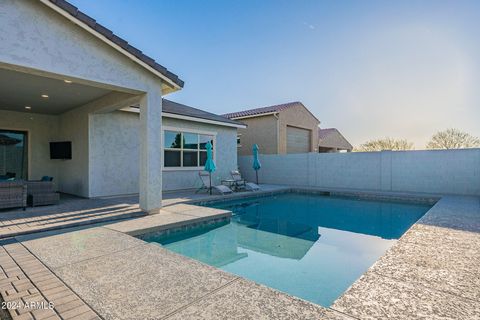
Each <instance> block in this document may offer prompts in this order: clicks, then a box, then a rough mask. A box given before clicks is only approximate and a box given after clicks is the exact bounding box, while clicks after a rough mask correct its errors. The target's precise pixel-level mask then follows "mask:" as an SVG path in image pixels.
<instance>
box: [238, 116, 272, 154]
mask: <svg viewBox="0 0 480 320" xmlns="http://www.w3.org/2000/svg"><path fill="white" fill-rule="evenodd" d="M239 121H240V122H243V123H245V124H246V125H247V128H246V129H238V133H239V134H241V136H240V144H241V147H240V148H238V154H239V155H241V156H244V155H251V154H252V147H253V145H254V144H255V143H256V144H258V146H259V148H260V153H262V154H276V153H278V139H277V118H275V117H274V116H273V115H267V116H261V117H255V118H246V119H240V120H239Z"/></svg>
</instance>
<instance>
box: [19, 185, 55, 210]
mask: <svg viewBox="0 0 480 320" xmlns="http://www.w3.org/2000/svg"><path fill="white" fill-rule="evenodd" d="M52 180H53V179H52ZM27 195H28V196H27V203H28V205H31V206H32V207H35V206H44V205H50V204H58V203H59V202H60V194H59V193H57V192H55V185H54V184H53V181H51V180H50V181H46V180H40V181H27Z"/></svg>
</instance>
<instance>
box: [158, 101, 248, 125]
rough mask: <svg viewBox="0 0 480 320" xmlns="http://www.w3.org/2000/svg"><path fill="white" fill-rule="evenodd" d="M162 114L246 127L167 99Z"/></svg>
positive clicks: (163, 104)
mask: <svg viewBox="0 0 480 320" xmlns="http://www.w3.org/2000/svg"><path fill="white" fill-rule="evenodd" d="M162 112H166V113H173V114H178V115H182V116H187V117H194V118H200V119H205V120H212V121H218V122H224V123H229V124H234V125H237V126H242V125H244V124H243V123H241V122H238V121H234V120H230V119H228V118H225V117H223V116H220V115H218V114H214V113H211V112H207V111H203V110H200V109H197V108H193V107H190V106H186V105H184V104H181V103H177V102H173V101H170V100H167V99H163V102H162Z"/></svg>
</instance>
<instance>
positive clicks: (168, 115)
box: [120, 107, 247, 129]
mask: <svg viewBox="0 0 480 320" xmlns="http://www.w3.org/2000/svg"><path fill="white" fill-rule="evenodd" d="M120 110H121V111H126V112H133V113H140V109H139V108H134V107H126V108H122V109H120ZM162 117H166V118H173V119H180V120H187V121H192V122H200V123H208V124H213V125H217V126H223V127H231V128H237V129H245V128H247V125H246V124H243V123H231V122H223V121H216V120H210V119H204V118H198V117H192V116H186V115H182V114H177V113H172V112H162Z"/></svg>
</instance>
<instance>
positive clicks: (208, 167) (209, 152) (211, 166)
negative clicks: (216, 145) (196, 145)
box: [205, 141, 217, 195]
mask: <svg viewBox="0 0 480 320" xmlns="http://www.w3.org/2000/svg"><path fill="white" fill-rule="evenodd" d="M205 148H206V149H207V160H206V162H205V171H207V172H208V173H209V177H210V186H209V189H210V195H211V194H212V172H214V171H215V170H216V169H217V167H216V166H215V162H213V155H212V144H211V143H210V141H208V142H207V145H206V146H205Z"/></svg>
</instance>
